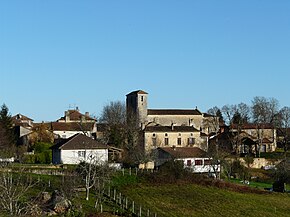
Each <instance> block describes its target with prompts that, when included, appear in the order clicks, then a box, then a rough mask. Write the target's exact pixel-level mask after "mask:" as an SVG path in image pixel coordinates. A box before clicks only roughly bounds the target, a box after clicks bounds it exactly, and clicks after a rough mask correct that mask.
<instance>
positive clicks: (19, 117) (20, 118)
mask: <svg viewBox="0 0 290 217" xmlns="http://www.w3.org/2000/svg"><path fill="white" fill-rule="evenodd" d="M12 120H13V121H33V120H32V119H31V118H29V117H27V116H25V115H22V114H17V115H14V116H13V117H12Z"/></svg>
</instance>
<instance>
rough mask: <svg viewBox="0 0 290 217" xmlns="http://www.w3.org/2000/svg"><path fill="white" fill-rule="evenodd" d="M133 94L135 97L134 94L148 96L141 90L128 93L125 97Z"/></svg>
mask: <svg viewBox="0 0 290 217" xmlns="http://www.w3.org/2000/svg"><path fill="white" fill-rule="evenodd" d="M133 94H134V95H135V94H148V93H146V92H145V91H143V90H136V91H132V92H131V93H128V94H127V96H128V95H133Z"/></svg>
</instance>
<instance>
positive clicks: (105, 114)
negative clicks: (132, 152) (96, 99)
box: [100, 101, 126, 148]
mask: <svg viewBox="0 0 290 217" xmlns="http://www.w3.org/2000/svg"><path fill="white" fill-rule="evenodd" d="M100 122H101V123H103V124H105V126H106V128H105V132H104V136H103V141H104V142H105V143H110V144H114V145H115V146H117V147H118V148H123V147H124V146H125V141H126V106H125V103H123V102H121V101H116V102H110V103H109V104H107V105H105V106H104V108H103V111H102V114H101V117H100Z"/></svg>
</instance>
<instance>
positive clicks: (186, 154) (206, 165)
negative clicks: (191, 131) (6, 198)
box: [157, 147, 220, 173]
mask: <svg viewBox="0 0 290 217" xmlns="http://www.w3.org/2000/svg"><path fill="white" fill-rule="evenodd" d="M157 153H158V154H157V155H158V160H157V166H160V165H162V164H163V163H165V162H167V161H169V160H179V161H183V163H184V167H185V168H189V169H191V170H192V171H193V172H195V173H216V172H219V171H220V166H219V165H213V164H212V160H211V158H209V157H207V154H206V152H205V151H203V150H202V149H200V148H198V147H160V148H157Z"/></svg>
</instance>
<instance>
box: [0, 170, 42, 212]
mask: <svg viewBox="0 0 290 217" xmlns="http://www.w3.org/2000/svg"><path fill="white" fill-rule="evenodd" d="M2 169H3V170H4V171H2V172H1V175H0V207H1V208H2V209H3V210H6V211H7V212H8V213H9V214H10V215H11V216H18V215H20V214H22V213H23V212H24V211H25V209H27V207H28V205H29V203H28V200H27V192H28V190H29V189H31V188H33V187H34V186H35V185H36V184H37V181H33V180H32V179H31V178H30V177H28V176H24V175H23V174H24V173H22V172H18V173H12V172H9V170H7V168H2Z"/></svg>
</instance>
